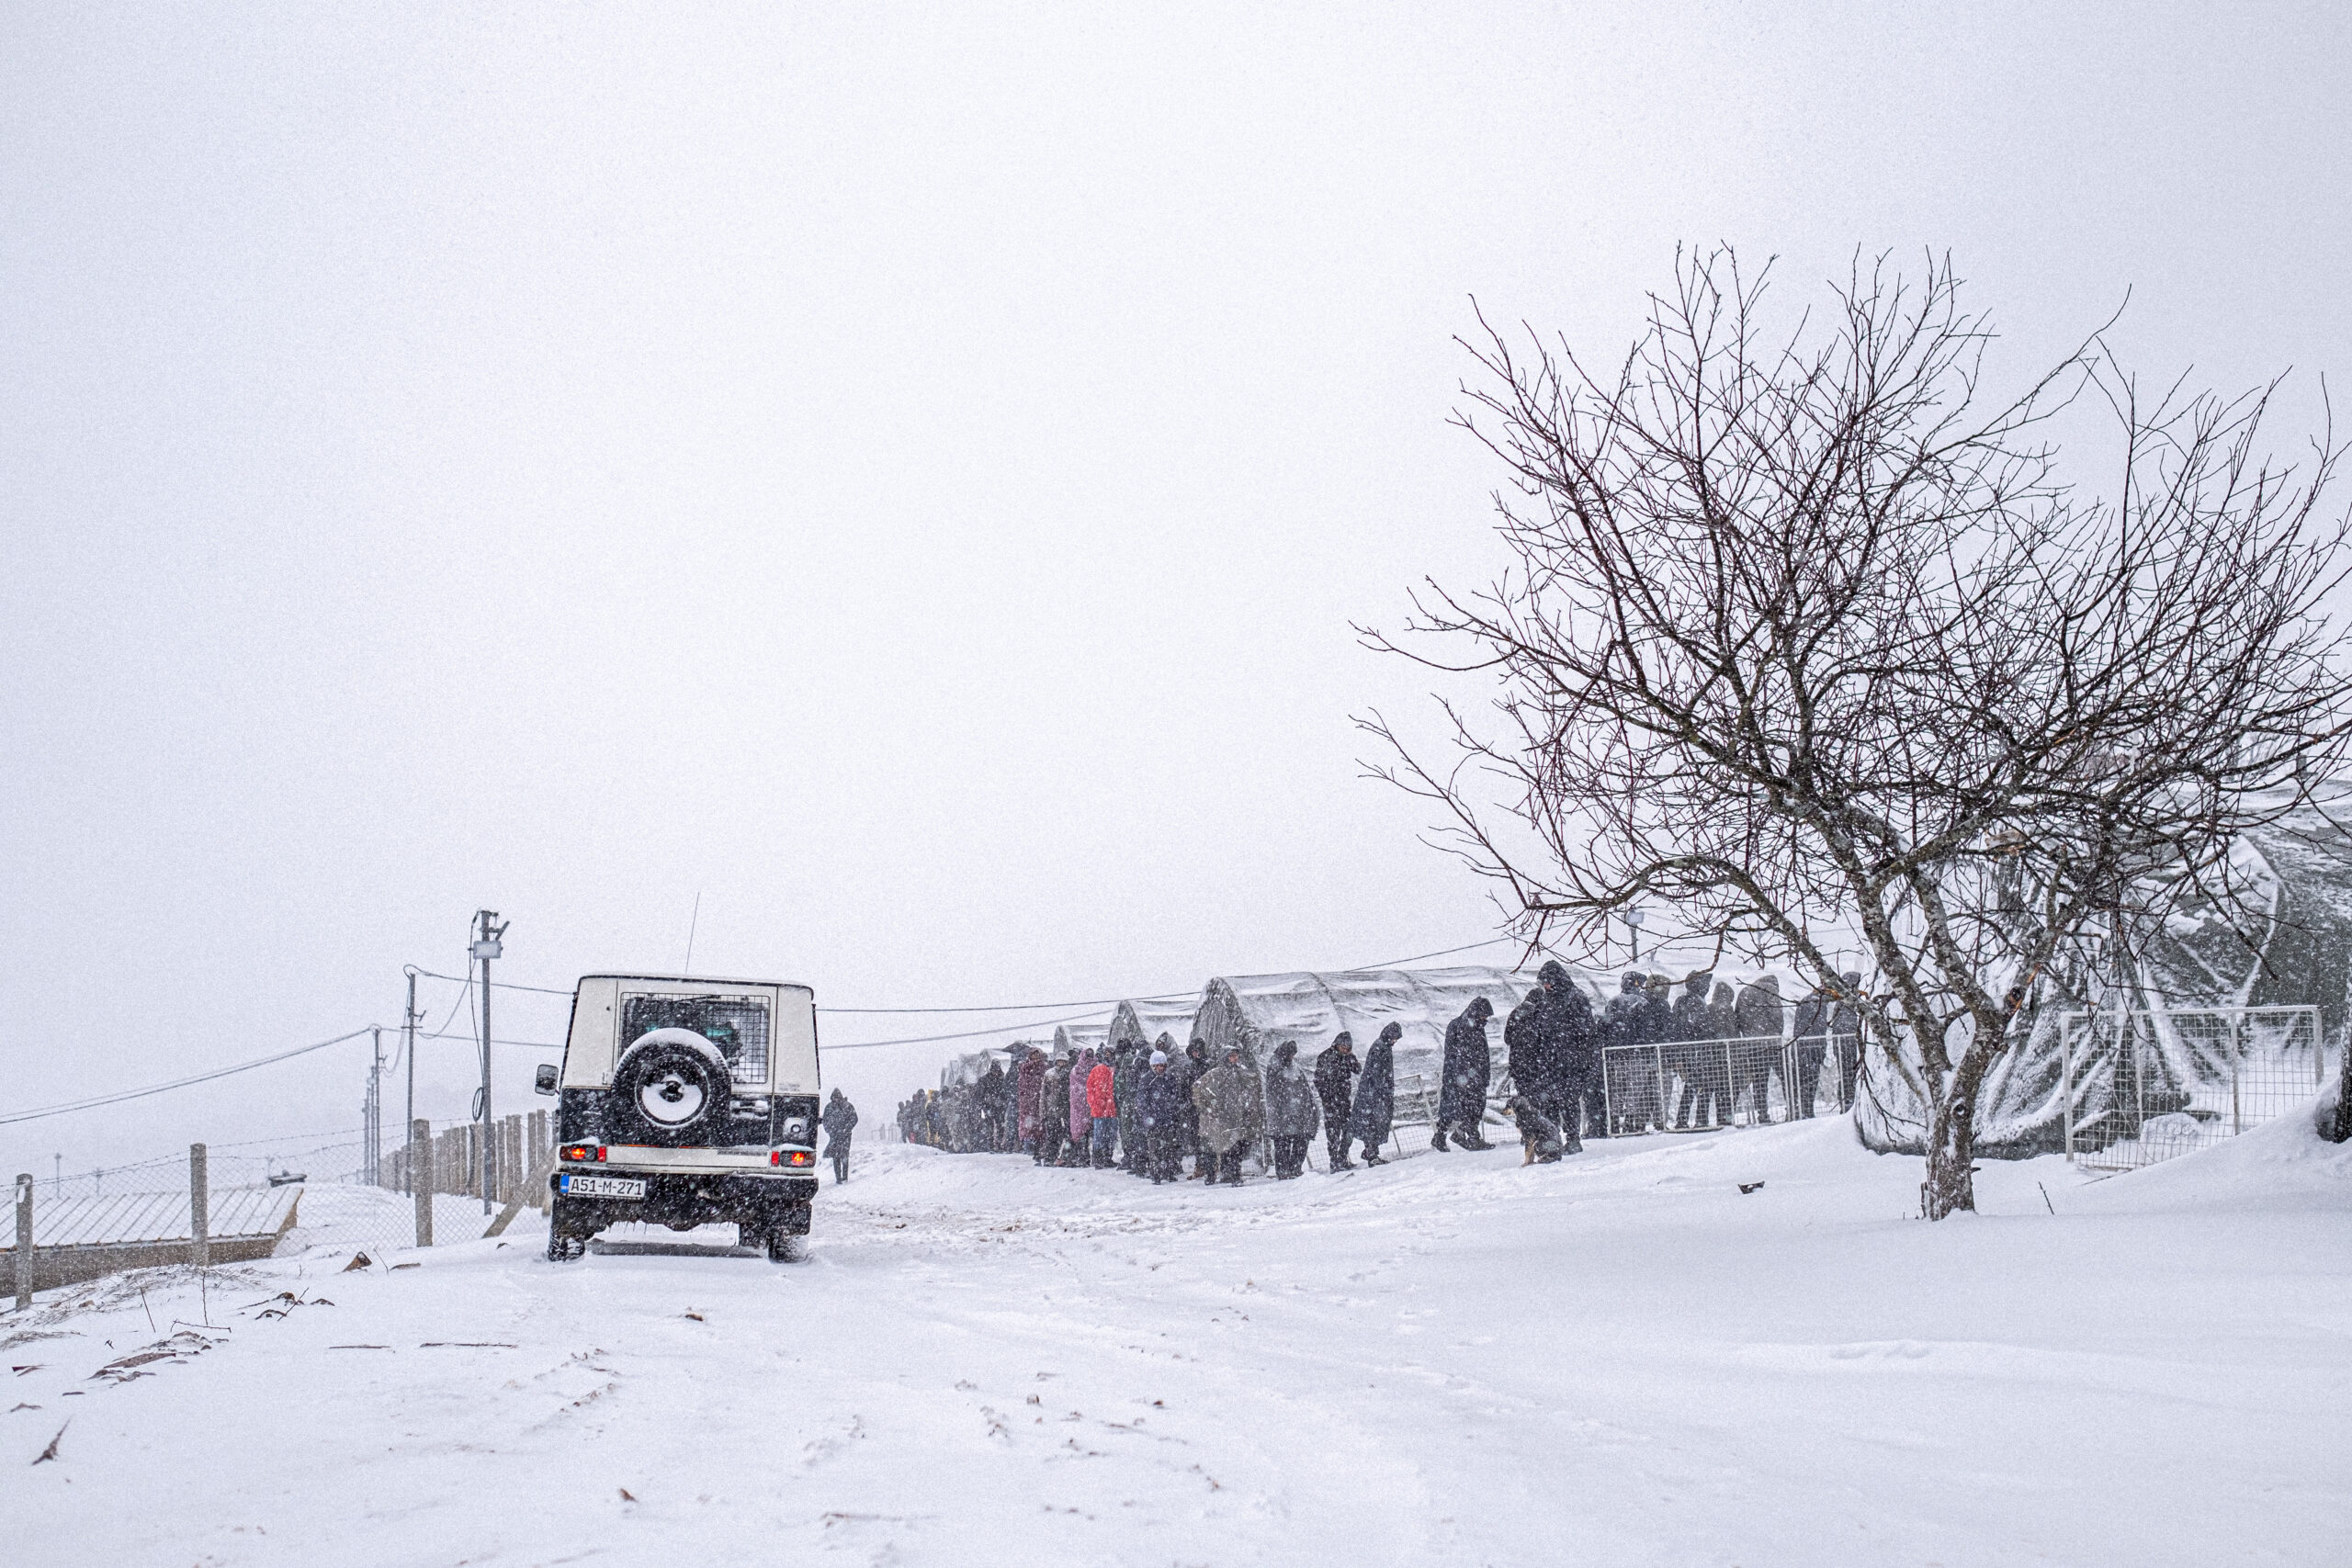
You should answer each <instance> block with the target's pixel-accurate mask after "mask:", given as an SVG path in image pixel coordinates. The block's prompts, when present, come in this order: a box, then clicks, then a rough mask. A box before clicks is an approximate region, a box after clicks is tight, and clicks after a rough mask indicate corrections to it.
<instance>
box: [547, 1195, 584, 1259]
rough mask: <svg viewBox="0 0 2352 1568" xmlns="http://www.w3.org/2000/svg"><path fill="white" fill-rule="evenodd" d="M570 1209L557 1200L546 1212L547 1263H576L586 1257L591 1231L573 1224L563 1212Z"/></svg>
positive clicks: (566, 1204) (567, 1205)
mask: <svg viewBox="0 0 2352 1568" xmlns="http://www.w3.org/2000/svg"><path fill="white" fill-rule="evenodd" d="M570 1207H571V1205H570V1204H568V1203H566V1202H565V1201H563V1200H562V1199H560V1198H558V1199H557V1200H556V1201H555V1203H554V1205H553V1206H552V1207H551V1208H550V1209H548V1262H550V1263H577V1262H579V1261H580V1260H581V1259H582V1258H585V1257H587V1256H588V1237H589V1236H590V1235H591V1234H593V1233H592V1232H591V1231H589V1230H586V1229H583V1228H582V1227H581V1226H580V1225H578V1224H573V1223H572V1219H571V1215H570V1214H569V1213H566V1212H565V1211H566V1210H567V1209H569V1208H570Z"/></svg>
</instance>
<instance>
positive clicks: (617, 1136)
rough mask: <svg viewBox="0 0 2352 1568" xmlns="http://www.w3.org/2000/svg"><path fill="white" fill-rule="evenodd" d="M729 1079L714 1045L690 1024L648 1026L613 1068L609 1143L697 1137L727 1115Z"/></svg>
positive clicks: (680, 1140) (662, 1141)
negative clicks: (660, 1027)
mask: <svg viewBox="0 0 2352 1568" xmlns="http://www.w3.org/2000/svg"><path fill="white" fill-rule="evenodd" d="M732 1082H733V1080H732V1079H730V1078H729V1077H728V1073H727V1058H726V1057H725V1056H724V1055H721V1054H720V1053H719V1049H718V1046H716V1045H713V1044H712V1043H710V1042H709V1041H707V1040H706V1039H704V1038H703V1037H702V1036H701V1035H699V1034H696V1033H695V1032H694V1031H693V1030H691V1029H653V1030H648V1031H647V1032H645V1033H643V1034H640V1035H639V1036H638V1037H637V1039H636V1040H634V1041H632V1042H631V1043H630V1044H629V1048H628V1050H627V1051H624V1052H623V1053H621V1060H620V1065H619V1066H617V1067H616V1068H615V1069H614V1071H613V1090H612V1097H611V1099H610V1100H608V1101H607V1102H606V1108H607V1122H606V1132H605V1136H606V1137H607V1139H608V1140H609V1141H611V1142H613V1143H628V1144H668V1145H678V1144H691V1143H695V1142H696V1141H697V1137H698V1135H699V1134H704V1133H705V1132H707V1130H708V1129H709V1128H710V1127H712V1126H714V1125H715V1124H717V1123H718V1122H719V1121H720V1120H722V1119H723V1118H724V1117H725V1115H726V1113H727V1097H728V1092H729V1089H730V1088H731V1086H732Z"/></svg>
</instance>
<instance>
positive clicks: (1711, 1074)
mask: <svg viewBox="0 0 2352 1568" xmlns="http://www.w3.org/2000/svg"><path fill="white" fill-rule="evenodd" d="M1714 984H1715V976H1714V974H1713V971H1711V970H1705V969H1702V970H1700V971H1698V972H1697V973H1696V974H1694V975H1692V976H1691V977H1690V978H1689V979H1687V980H1685V981H1683V983H1682V995H1681V996H1679V997H1678V998H1675V1003H1674V1025H1673V1035H1674V1045H1673V1047H1672V1060H1671V1062H1670V1063H1669V1066H1670V1067H1671V1069H1672V1071H1673V1073H1674V1075H1675V1077H1677V1078H1679V1080H1680V1082H1679V1085H1678V1087H1677V1088H1676V1089H1675V1095H1674V1125H1675V1126H1676V1127H1677V1128H1686V1127H1689V1126H1690V1125H1691V1111H1693V1110H1694V1109H1695V1110H1696V1111H1698V1112H1699V1125H1700V1126H1702V1127H1704V1126H1706V1125H1707V1124H1708V1122H1709V1121H1710V1120H1711V1117H1710V1111H1712V1112H1713V1116H1712V1120H1713V1122H1715V1123H1716V1124H1717V1125H1720V1124H1721V1123H1722V1122H1723V1120H1724V1114H1725V1112H1726V1111H1728V1110H1729V1108H1730V1101H1731V1068H1730V1066H1729V1063H1730V1057H1729V1056H1728V1055H1725V1053H1724V1043H1723V1041H1722V1039H1721V1038H1720V1037H1719V1036H1717V1035H1716V1033H1715V1015H1714V1010H1713V1008H1712V1007H1710V1006H1709V1004H1708V1000H1707V998H1708V997H1709V996H1710V995H1711V994H1712V993H1713V989H1714Z"/></svg>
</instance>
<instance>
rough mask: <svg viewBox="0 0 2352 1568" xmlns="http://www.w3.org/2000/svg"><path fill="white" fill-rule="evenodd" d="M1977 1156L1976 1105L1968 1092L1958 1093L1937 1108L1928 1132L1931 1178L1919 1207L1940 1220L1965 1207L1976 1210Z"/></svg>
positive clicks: (1921, 1190)
mask: <svg viewBox="0 0 2352 1568" xmlns="http://www.w3.org/2000/svg"><path fill="white" fill-rule="evenodd" d="M1975 1156H1976V1104H1975V1100H1974V1098H1973V1096H1972V1095H1968V1094H1955V1095H1953V1096H1952V1097H1951V1099H1949V1100H1946V1101H1945V1102H1944V1103H1943V1104H1941V1105H1939V1106H1938V1107H1937V1108H1936V1111H1935V1119H1934V1121H1933V1122H1931V1123H1930V1125H1929V1127H1928V1179H1927V1182H1926V1183H1925V1185H1923V1186H1922V1187H1921V1188H1920V1190H1919V1210H1920V1213H1921V1214H1922V1215H1923V1216H1925V1217H1926V1218H1928V1219H1930V1220H1940V1219H1943V1218H1944V1217H1945V1216H1947V1215H1950V1214H1954V1213H1959V1212H1960V1211H1962V1210H1963V1209H1965V1210H1967V1211H1969V1212H1970V1213H1974V1212H1975V1209H1976V1179H1975V1178H1974V1177H1973V1175H1972V1174H1971V1171H1972V1170H1973V1168H1974V1165H1975Z"/></svg>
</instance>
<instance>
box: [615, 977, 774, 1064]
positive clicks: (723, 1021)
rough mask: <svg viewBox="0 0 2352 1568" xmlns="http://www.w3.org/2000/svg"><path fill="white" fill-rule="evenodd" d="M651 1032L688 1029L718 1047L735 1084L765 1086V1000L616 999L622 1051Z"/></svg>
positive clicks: (635, 996) (626, 996)
mask: <svg viewBox="0 0 2352 1568" xmlns="http://www.w3.org/2000/svg"><path fill="white" fill-rule="evenodd" d="M655 1029H691V1030H693V1031H694V1032H695V1033H696V1034H699V1035H701V1036H702V1037H703V1038H704V1039H706V1040H707V1041H709V1042H710V1043H712V1044H714V1045H716V1046H718V1052H719V1055H723V1056H725V1057H726V1058H727V1072H728V1076H729V1077H732V1078H733V1079H734V1080H735V1081H736V1082H737V1083H742V1084H763V1083H765V1082H767V1081H768V999H767V998H765V997H734V996H723V995H712V996H707V997H675V996H672V997H649V996H642V995H628V994H624V995H623V996H622V998H621V1045H622V1047H623V1049H627V1047H628V1043H629V1042H630V1041H632V1040H636V1039H638V1038H639V1037H641V1036H642V1035H644V1034H645V1033H646V1032H648V1031H650V1030H655Z"/></svg>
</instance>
